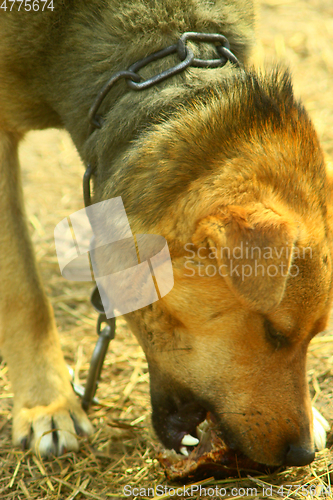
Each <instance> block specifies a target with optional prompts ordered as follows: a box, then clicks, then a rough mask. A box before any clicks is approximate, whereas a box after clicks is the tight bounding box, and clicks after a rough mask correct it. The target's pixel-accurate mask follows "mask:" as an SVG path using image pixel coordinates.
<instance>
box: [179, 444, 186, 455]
mask: <svg viewBox="0 0 333 500" xmlns="http://www.w3.org/2000/svg"><path fill="white" fill-rule="evenodd" d="M179 451H180V453H181V454H182V455H185V457H188V451H187V448H186V446H181V447H180V449H179Z"/></svg>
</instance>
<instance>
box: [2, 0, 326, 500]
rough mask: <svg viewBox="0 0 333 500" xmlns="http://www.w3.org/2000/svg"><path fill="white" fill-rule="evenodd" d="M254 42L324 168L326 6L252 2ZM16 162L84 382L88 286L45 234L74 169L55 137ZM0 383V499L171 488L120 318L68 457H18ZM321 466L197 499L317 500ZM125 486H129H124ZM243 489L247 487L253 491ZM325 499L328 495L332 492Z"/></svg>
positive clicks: (74, 178)
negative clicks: (301, 112)
mask: <svg viewBox="0 0 333 500" xmlns="http://www.w3.org/2000/svg"><path fill="white" fill-rule="evenodd" d="M258 40H259V42H258V45H257V47H256V50H255V56H254V63H255V64H256V65H258V64H259V65H261V64H262V63H263V62H265V63H268V64H274V63H275V62H283V64H286V65H288V66H289V67H290V68H291V71H292V74H293V79H294V86H295V93H296V95H297V96H299V97H300V98H302V100H303V102H304V103H305V106H306V107H307V109H308V111H309V113H310V115H311V117H312V119H313V121H314V123H315V126H316V129H317V131H318V134H319V136H320V140H321V143H322V146H323V148H324V150H325V154H326V158H327V162H328V163H330V162H333V92H332V89H333V3H332V1H331V0H303V1H300V0H265V1H261V2H259V16H258ZM20 157H21V163H22V176H23V183H24V191H25V197H26V206H27V212H28V218H29V223H30V229H31V234H32V238H33V241H34V243H35V247H36V251H37V260H38V264H39V267H40V269H41V273H42V277H43V281H44V283H45V287H46V290H47V293H48V295H49V296H50V297H51V300H52V304H53V306H54V309H55V314H56V319H57V323H58V326H59V330H60V336H61V344H62V347H63V351H64V353H65V357H66V361H67V362H68V364H69V365H70V366H72V367H73V368H74V370H75V374H76V379H77V381H81V382H84V381H85V378H86V375H87V370H88V367H89V360H90V356H91V354H92V350H93V347H94V343H95V341H96V334H95V322H96V313H95V312H94V311H93V309H92V307H91V305H90V303H89V300H88V298H89V294H90V290H91V284H89V283H88V284H87V283H83V284H82V283H75V282H69V281H66V280H65V279H63V278H62V276H61V275H60V272H59V267H58V263H57V258H56V254H55V247H54V239H53V230H54V227H55V225H56V224H57V223H58V222H59V221H60V220H61V219H62V218H64V217H65V216H67V215H69V214H71V213H72V212H74V211H76V210H78V209H80V208H82V206H83V202H82V195H81V177H82V173H83V169H84V167H83V166H82V164H81V162H80V159H79V158H78V155H77V153H76V151H75V149H74V147H73V145H72V143H71V140H70V138H69V136H68V135H67V134H66V133H65V132H63V131H56V130H48V131H43V132H34V133H31V134H29V135H28V136H27V137H26V139H25V141H24V143H23V144H22V146H21V149H20ZM332 166H333V164H332ZM332 328H333V327H332ZM332 328H331V327H329V328H328V330H327V331H326V332H324V333H323V334H322V335H320V336H319V337H316V338H315V339H314V341H313V342H312V344H311V347H310V353H309V363H308V376H309V381H310V385H311V393H312V396H313V401H314V403H315V404H316V406H317V408H318V409H320V410H321V412H322V413H323V415H324V416H325V417H326V418H327V419H328V420H329V422H330V423H332V421H333V400H332V390H331V387H332V381H333V363H332V361H333V349H332V346H333V332H332ZM0 386H1V388H2V389H3V390H2V392H1V396H0V430H1V433H0V497H1V498H2V499H15V500H20V499H24V498H27V499H38V500H41V499H43V500H44V499H50V500H51V499H52V500H53V499H61V500H70V499H74V498H76V499H77V500H80V499H86V498H87V499H96V500H98V499H107V498H125V497H126V495H127V494H128V493H131V492H133V488H134V487H139V488H140V487H141V488H146V489H147V488H148V487H150V488H154V486H157V485H161V487H162V486H163V488H164V487H165V486H167V485H168V486H169V487H171V486H172V485H171V484H168V483H167V482H166V480H165V478H164V475H163V472H162V470H161V469H160V467H159V465H158V463H157V462H156V459H155V453H156V452H155V449H156V446H157V444H158V443H157V441H156V439H155V437H154V435H153V432H152V430H151V426H150V403H149V386H148V372H147V364H146V361H145V358H144V355H143V353H142V351H141V349H140V347H139V346H138V344H137V342H136V340H135V338H134V337H133V336H132V335H131V333H130V332H129V331H128V329H127V328H126V326H125V323H124V322H123V321H122V320H121V319H120V320H118V321H117V336H116V339H115V340H114V341H112V345H111V347H110V349H109V352H108V355H107V358H106V361H105V364H104V369H103V374H102V381H101V383H100V385H99V388H98V398H99V404H98V405H96V406H94V407H93V408H92V409H91V410H90V417H91V420H92V422H93V424H94V426H95V429H96V433H95V434H94V436H93V437H92V438H91V439H90V440H89V441H88V440H85V439H82V442H81V451H80V452H79V453H78V454H73V453H68V454H67V455H65V456H64V457H61V458H58V459H52V460H42V459H41V458H40V457H35V456H33V455H31V454H30V453H29V452H22V451H20V450H18V449H13V448H12V446H11V414H10V410H11V405H12V394H11V388H10V384H9V381H8V377H7V370H6V366H5V365H4V364H2V365H0ZM328 438H329V439H328V445H329V446H330V445H331V444H333V438H332V435H331V434H330V433H329V436H328ZM332 459H333V452H332V451H330V450H329V449H327V450H324V451H323V452H321V453H319V454H318V455H317V459H316V461H315V462H314V463H313V464H311V465H310V466H308V467H304V468H290V469H287V470H286V471H285V472H282V473H280V474H276V475H273V476H266V477H263V476H261V477H260V478H256V479H253V478H247V479H239V480H232V481H231V480H226V481H219V482H216V481H213V480H211V481H210V482H208V483H205V484H204V485H202V486H203V487H206V488H207V491H206V497H211V496H212V495H213V496H214V498H216V493H214V492H213V490H212V489H211V490H208V487H210V488H214V489H215V487H216V486H218V488H219V489H220V488H222V487H225V488H227V491H228V496H230V497H233V498H241V497H244V496H245V497H246V498H258V499H261V498H274V499H277V498H287V497H288V498H299V499H301V498H307V488H309V487H310V486H311V485H312V486H313V487H316V488H317V489H316V494H315V495H314V498H325V497H327V495H326V494H325V490H324V489H323V488H326V487H327V486H330V481H331V480H333V465H332ZM126 485H128V488H127V489H124V488H125V486H126ZM271 485H273V486H272V489H270V486H271ZM286 485H292V486H291V487H290V488H289V487H287V486H286ZM302 486H303V487H304V486H305V488H303V489H302ZM232 488H236V489H234V490H232ZM242 488H243V489H242ZM247 488H256V489H257V492H255V491H254V490H253V489H252V491H251V490H250V489H249V490H247ZM267 488H268V489H267ZM214 491H215V490H214ZM163 492H164V494H163V496H162V495H161V488H160V489H159V490H156V496H158V498H169V497H172V496H174V495H175V491H174V490H170V492H169V493H167V492H166V490H165V489H163ZM141 493H142V494H144V493H145V491H144V490H142V491H141ZM178 493H179V495H180V492H178ZM146 494H147V495H148V494H149V495H150V497H152V496H151V491H150V492H148V491H147V490H146ZM182 496H183V495H181V496H178V498H180V497H182ZM194 497H195V498H196V495H195V494H194ZM197 497H198V495H197ZM203 497H204V496H202V498H203ZM329 497H330V498H333V493H332V495H329ZM187 498H188V496H187Z"/></svg>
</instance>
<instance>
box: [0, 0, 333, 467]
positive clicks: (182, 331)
mask: <svg viewBox="0 0 333 500" xmlns="http://www.w3.org/2000/svg"><path fill="white" fill-rule="evenodd" d="M54 5H55V10H54V12H50V11H48V12H44V13H42V12H39V13H32V12H24V11H22V12H15V11H13V12H11V13H10V12H1V14H0V32H1V37H0V54H1V56H0V110H1V111H0V170H1V175H0V186H1V193H2V194H1V197H0V212H1V214H2V220H3V226H2V231H1V234H0V245H1V249H2V251H1V256H0V259H1V261H0V262H1V281H0V283H1V285H0V287H1V301H0V315H1V316H0V317H1V352H2V354H3V356H4V358H5V359H6V361H7V363H8V366H9V372H10V377H11V381H12V384H13V388H14V392H15V405H14V433H13V435H14V442H15V443H16V444H19V443H23V444H30V445H31V446H34V445H35V444H36V446H37V447H39V449H40V451H41V452H42V453H45V454H47V453H50V452H51V453H61V452H62V451H63V449H65V448H66V449H76V448H77V442H76V439H75V438H74V437H73V435H72V433H74V425H73V421H74V423H75V428H76V430H78V429H79V430H81V431H84V432H86V433H90V432H91V426H90V424H89V422H88V420H87V418H86V416H85V414H84V413H83V412H82V410H81V409H80V406H79V404H78V402H77V401H76V399H75V397H74V395H73V393H72V390H71V387H70V383H69V377H68V374H67V369H66V366H65V364H64V361H63V358H62V355H61V352H60V347H59V342H58V338H57V333H56V327H55V325H54V320H53V314H52V310H51V308H50V306H49V303H48V300H47V298H46V297H45V294H44V291H43V288H42V285H41V283H40V279H39V276H38V273H37V270H36V265H35V260H34V257H33V251H32V248H31V244H30V241H29V237H28V232H27V229H26V225H25V215H24V208H23V197H22V192H21V187H20V179H19V177H20V173H19V165H18V160H17V146H18V142H19V140H20V139H21V138H22V136H23V135H24V133H25V132H27V131H28V130H30V129H38V128H45V127H65V128H66V129H67V130H68V131H69V132H70V134H71V136H72V138H73V141H74V143H75V144H76V146H77V148H78V151H79V152H80V154H81V156H82V158H83V160H84V161H86V162H88V161H90V162H94V163H95V164H96V165H97V175H96V177H95V198H94V199H95V201H100V200H103V199H108V198H110V197H115V196H121V197H122V199H123V202H124V205H125V208H126V212H127V215H128V216H129V220H130V223H131V227H132V230H133V232H134V233H153V234H161V235H163V236H164V237H165V238H166V239H167V241H168V244H169V248H170V251H171V255H172V258H173V266H174V276H175V286H174V288H173V290H172V291H171V292H170V293H169V294H168V295H167V296H165V297H164V298H163V299H162V300H160V301H158V302H156V303H154V304H152V305H151V306H149V307H146V308H144V309H141V310H138V311H136V312H133V313H131V314H129V315H128V316H127V320H128V322H129V324H130V325H131V327H132V329H133V331H134V332H135V334H136V335H137V337H138V339H139V341H140V342H141V345H142V347H143V349H144V351H145V353H146V356H147V359H148V363H149V369H150V376H151V395H152V405H153V423H154V425H155V428H156V431H157V433H158V434H159V437H160V438H161V440H162V441H163V442H164V444H166V445H167V446H173V445H174V443H177V442H178V441H177V439H178V437H177V432H178V433H179V432H180V431H181V432H182V431H183V430H184V431H186V432H194V430H195V425H196V423H197V422H196V420H195V418H194V417H193V418H194V420H193V421H192V420H191V418H192V417H191V416H190V417H188V415H190V414H191V412H192V413H193V415H194V416H195V414H196V413H197V414H200V418H201V416H202V414H203V411H207V410H209V411H211V412H212V413H213V414H214V415H215V419H216V420H217V421H218V424H219V426H220V430H221V432H222V435H223V437H224V438H225V439H226V440H227V442H228V443H229V444H230V445H231V446H233V447H235V448H236V449H238V450H240V451H242V452H243V453H245V454H246V455H248V456H249V457H250V458H252V459H254V460H256V461H258V462H261V463H266V464H272V465H274V464H282V463H293V462H294V463H295V464H296V465H297V463H296V462H297V460H298V459H296V458H295V459H294V460H292V459H291V458H290V459H289V462H288V458H286V456H287V455H288V450H289V449H290V446H294V447H296V448H297V449H300V450H306V451H307V452H308V453H310V454H311V451H312V450H313V436H312V414H311V404H310V398H309V391H308V386H307V382H306V372H305V359H306V350H307V346H308V343H309V341H310V339H311V337H312V336H313V335H315V334H316V333H318V332H319V331H320V330H322V329H323V328H324V326H325V322H326V318H327V316H328V312H329V309H330V304H331V295H332V293H331V275H332V265H331V253H332V248H331V233H330V227H329V218H328V215H327V213H328V212H329V210H331V209H330V206H331V199H330V192H329V185H328V179H327V176H326V172H325V166H324V162H323V157H322V153H321V150H320V146H319V144H318V140H317V137H316V134H315V132H314V130H313V127H312V125H311V123H310V121H309V118H308V116H307V114H306V112H305V110H304V108H303V107H302V105H301V104H299V103H298V102H297V101H295V99H294V96H293V92H292V87H291V84H290V80H289V77H288V75H287V74H285V73H284V72H282V71H278V70H277V71H274V72H272V73H271V74H269V75H266V76H260V75H257V74H255V73H254V72H252V71H249V70H244V69H238V68H235V67H233V66H232V65H230V64H227V65H226V66H225V67H223V68H218V69H215V70H209V69H198V68H191V69H188V70H187V71H186V72H185V73H183V74H181V75H178V76H177V77H174V78H172V79H169V80H167V81H166V82H163V83H162V84H159V85H157V86H155V87H153V88H151V89H149V90H147V91H144V92H138V93H136V92H133V91H130V90H129V89H128V88H127V86H126V85H125V83H124V82H121V83H119V84H117V85H116V86H115V87H114V88H113V90H112V92H110V94H109V95H108V97H107V98H106V99H105V101H104V102H103V105H102V108H101V110H100V112H101V113H102V114H103V116H104V118H105V124H104V125H103V127H102V129H101V130H98V131H95V132H94V133H93V134H92V135H91V136H90V137H89V139H88V140H87V137H88V110H89V108H90V106H91V105H92V103H93V102H94V99H95V97H96V95H97V93H98V91H99V90H100V88H101V87H102V85H104V83H105V82H106V81H107V80H108V78H109V77H110V74H111V73H113V72H115V71H117V70H119V69H126V68H127V67H128V66H129V65H130V64H131V63H133V62H134V61H136V60H137V59H139V58H141V57H143V56H145V55H147V54H149V53H151V52H153V51H156V50H158V49H160V48H163V47H165V46H167V45H170V44H171V43H174V41H175V40H176V39H177V38H178V37H179V36H180V34H181V33H183V32H184V31H208V32H219V33H223V34H224V35H225V36H227V37H228V38H229V40H230V42H231V48H232V50H233V52H234V53H235V54H236V56H237V57H239V59H240V60H241V62H243V63H246V59H247V55H248V50H249V47H250V45H251V42H252V37H253V7H252V3H251V2H250V1H246V0H238V1H234V2H232V1H229V0H228V1H225V2H223V1H220V0H216V1H215V2H206V1H205V0H189V1H187V2H184V1H180V0H164V1H154V0H151V1H149V2H147V1H143V0H128V1H125V2H122V3H121V5H120V3H119V2H116V1H115V0H100V1H97V0H94V1H91V2H85V1H84V0H72V1H68V2H65V1H60V0H59V1H54ZM194 50H196V51H200V55H201V56H202V57H208V56H210V55H211V54H210V52H211V48H209V47H208V46H207V45H200V49H199V48H198V46H195V47H194ZM164 64H165V62H161V61H158V62H156V63H154V64H153V65H152V66H151V67H150V69H149V70H148V69H147V70H145V71H147V72H148V73H149V74H154V73H157V72H159V71H160V70H161V69H162V68H163V69H164ZM145 71H144V72H143V73H144V74H146V73H145ZM242 243H243V245H245V246H246V245H248V247H251V248H253V247H258V248H260V249H264V248H266V247H271V248H275V249H277V250H278V254H279V252H282V253H281V254H280V256H279V255H275V256H274V257H272V260H269V258H263V257H260V258H259V260H258V262H257V264H258V265H260V266H261V267H260V269H261V271H262V270H263V271H262V272H265V275H264V276H263V275H261V276H257V277H255V276H252V275H251V276H249V277H247V278H246V279H242V278H241V277H239V276H237V274H235V273H233V271H232V265H233V264H232V262H231V260H232V259H231V258H230V256H228V254H227V253H223V252H222V253H221V249H226V248H228V249H230V250H233V249H235V248H237V247H240V245H241V244H242ZM189 244H190V247H188V246H186V245H189ZM293 248H294V249H295V248H296V249H300V250H301V251H302V249H303V250H304V249H306V248H311V257H309V255H308V254H306V252H305V257H300V258H297V257H295V255H294V257H293V258H292V249H293ZM189 249H190V250H191V252H192V253H194V256H193V258H191V259H190V260H191V262H189V259H188V253H189ZM286 249H287V250H286ZM212 252H215V254H214V255H212ZM283 252H285V253H283ZM192 253H191V254H190V255H192ZM295 259H296V260H295ZM296 261H297V265H298V268H299V273H298V274H297V276H293V273H292V272H291V269H292V266H293V265H294V264H295V262H296ZM237 264H239V265H240V266H250V267H247V268H246V269H248V270H249V269H250V268H251V269H253V266H254V261H253V259H252V260H251V259H249V258H248V257H247V256H245V257H244V256H243V257H242V258H240V259H238V260H237ZM270 264H273V265H275V266H278V267H279V268H281V269H283V270H284V271H285V272H279V273H278V275H277V276H276V277H270V276H268V275H267V270H268V268H269V265H270ZM212 265H213V266H214V267H215V269H218V268H219V269H222V270H223V275H222V276H220V275H218V274H217V275H215V276H211V277H209V272H208V269H209V266H212ZM251 266H252V267H251ZM281 266H282V267H281ZM202 273H203V275H202V276H200V274H202ZM129 293H130V291H129ZM174 416H176V417H177V416H178V417H179V421H180V422H181V424H182V425H183V428H182V429H180V430H179V429H176V428H175V424H174ZM176 417H175V418H176ZM198 418H199V417H198ZM54 427H56V428H59V429H61V431H60V432H59V436H60V439H59V443H58V444H57V443H56V442H53V441H52V435H51V437H50V438H49V439H48V440H45V439H46V437H44V438H43V439H44V441H42V442H43V444H40V442H39V441H38V439H39V437H41V435H42V434H43V432H45V431H47V430H50V429H52V428H54ZM49 436H50V434H49ZM173 440H174V441H173ZM178 444H179V443H178ZM177 446H178V445H177ZM300 462H301V461H300Z"/></svg>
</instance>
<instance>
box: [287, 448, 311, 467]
mask: <svg viewBox="0 0 333 500" xmlns="http://www.w3.org/2000/svg"><path fill="white" fill-rule="evenodd" d="M314 457H315V452H314V451H309V450H307V449H306V448H302V447H301V446H295V445H293V444H290V445H289V446H288V450H287V454H286V460H285V465H295V466H302V465H309V464H310V463H311V462H313V460H314Z"/></svg>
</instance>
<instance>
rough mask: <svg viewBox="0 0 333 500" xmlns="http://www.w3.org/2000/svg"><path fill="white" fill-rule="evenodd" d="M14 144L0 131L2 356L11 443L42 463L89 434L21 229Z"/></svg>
mask: <svg viewBox="0 0 333 500" xmlns="http://www.w3.org/2000/svg"><path fill="white" fill-rule="evenodd" d="M17 146H18V137H16V136H15V134H12V133H7V132H3V131H1V130H0V214H1V221H2V224H1V230H0V351H1V354H2V356H3V357H4V359H5V361H6V363H7V365H8V370H9V376H10V380H11V383H12V386H13V390H14V421H13V441H14V443H15V444H16V445H21V446H23V447H27V446H30V447H32V448H33V449H34V450H35V451H39V452H40V453H41V454H42V455H50V454H55V455H58V454H61V453H63V452H64V451H66V450H67V451H69V450H77V448H78V442H77V438H76V432H78V433H85V434H90V433H91V432H92V426H91V424H90V422H89V420H88V418H87V416H86V415H85V413H84V412H83V410H82V409H81V407H80V404H79V402H78V400H77V398H76V396H75V395H74V392H73V390H72V387H71V384H70V379H69V373H68V370H67V367H66V364H65V361H64V358H63V355H62V352H61V349H60V343H59V338H58V334H57V330H56V326H55V322H54V317H53V310H52V308H51V306H50V304H49V301H48V299H47V297H46V295H45V293H44V290H43V288H42V284H41V280H40V278H39V275H38V272H37V269H36V263H35V258H34V254H33V249H32V244H31V241H30V238H29V234H28V228H27V225H26V222H25V213H24V207H23V193H22V188H21V183H20V169H19V162H18V153H17Z"/></svg>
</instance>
